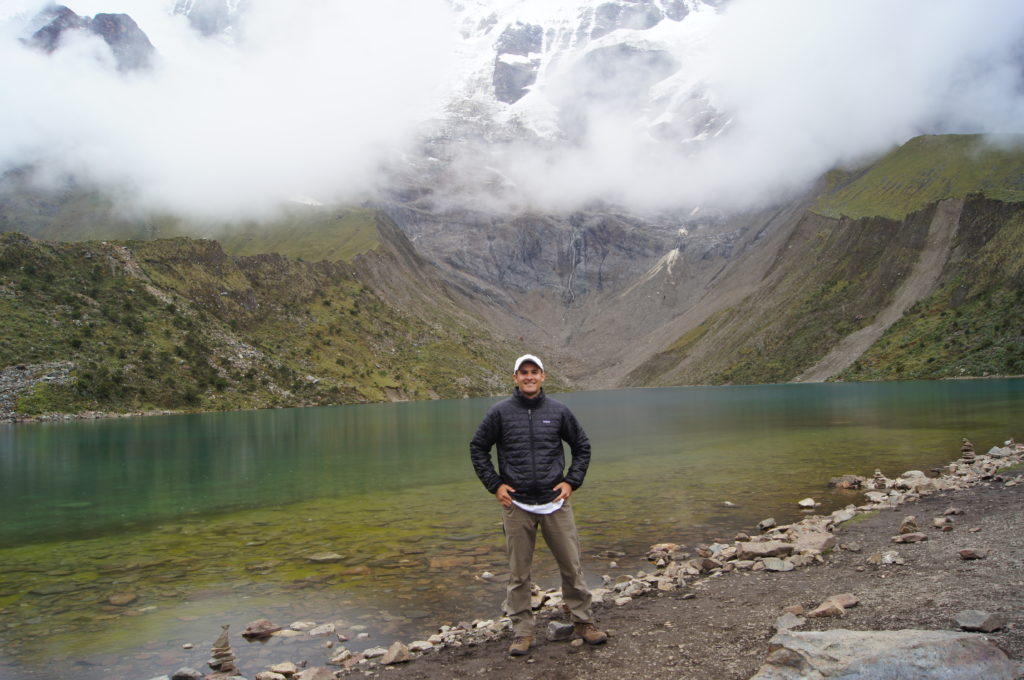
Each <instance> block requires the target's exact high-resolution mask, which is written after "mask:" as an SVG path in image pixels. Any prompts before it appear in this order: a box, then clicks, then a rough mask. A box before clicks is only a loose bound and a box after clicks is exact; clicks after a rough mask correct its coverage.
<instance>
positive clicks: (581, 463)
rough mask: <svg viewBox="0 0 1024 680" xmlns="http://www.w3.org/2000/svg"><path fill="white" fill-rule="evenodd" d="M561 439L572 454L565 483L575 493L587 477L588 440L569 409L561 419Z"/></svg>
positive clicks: (588, 461) (588, 459)
mask: <svg viewBox="0 0 1024 680" xmlns="http://www.w3.org/2000/svg"><path fill="white" fill-rule="evenodd" d="M562 439H564V440H565V441H566V442H567V443H568V444H569V449H570V451H571V452H572V463H570V464H569V472H567V473H566V475H565V481H567V482H569V486H571V487H572V488H573V491H575V490H576V489H578V488H580V487H581V486H583V478H584V477H586V476H587V468H588V467H590V439H588V438H587V433H586V432H584V431H583V427H582V426H581V425H580V423H579V421H578V420H576V416H575V415H573V413H572V411H570V410H569V409H565V417H563V418H562Z"/></svg>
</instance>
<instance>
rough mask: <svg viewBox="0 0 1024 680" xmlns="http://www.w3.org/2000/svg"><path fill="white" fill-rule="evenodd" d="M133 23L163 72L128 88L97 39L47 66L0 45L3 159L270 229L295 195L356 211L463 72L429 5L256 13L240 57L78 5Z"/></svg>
mask: <svg viewBox="0 0 1024 680" xmlns="http://www.w3.org/2000/svg"><path fill="white" fill-rule="evenodd" d="M68 5H69V6H70V7H71V8H72V9H74V10H75V11H77V12H79V13H80V14H83V15H91V14H93V13H95V12H97V11H101V10H102V11H120V10H126V11H128V13H130V14H131V15H132V16H133V17H134V18H136V20H137V21H138V23H139V24H140V26H141V27H142V28H143V30H144V31H145V32H146V33H147V34H148V36H149V38H150V40H151V42H153V44H154V45H155V46H156V48H157V51H158V55H159V56H158V59H157V62H156V66H155V68H154V70H153V71H152V72H150V73H133V74H128V75H127V76H125V75H123V74H120V73H118V72H116V71H115V70H113V69H111V68H109V64H106V65H105V64H104V59H103V58H100V59H97V58H95V55H100V56H101V57H102V56H103V55H104V54H106V61H109V50H107V48H106V46H105V44H104V43H103V42H102V41H101V40H99V39H98V38H95V37H93V38H75V39H74V40H73V41H72V43H73V44H70V45H66V46H64V47H62V48H61V49H59V50H57V51H56V52H54V54H52V55H45V54H42V53H40V52H38V51H35V50H31V49H29V48H26V47H24V46H23V45H21V44H20V43H19V42H17V41H16V40H14V39H13V37H15V36H14V35H13V34H12V30H11V29H10V27H9V26H8V30H7V34H6V35H5V36H4V38H5V39H4V40H3V41H2V43H0V63H2V64H4V66H3V68H2V70H0V91H3V92H4V93H5V96H4V100H5V105H4V107H0V129H3V130H5V131H8V134H5V135H4V138H3V140H2V141H0V159H2V162H3V164H4V165H5V166H7V167H10V166H12V165H17V164H21V163H31V162H38V161H40V160H41V161H43V162H45V163H46V165H47V167H49V168H51V169H53V170H56V171H65V172H70V173H74V174H76V175H78V176H81V177H86V178H89V179H91V180H93V181H96V182H99V183H101V184H127V185H129V186H131V187H134V188H135V190H137V191H138V192H139V195H140V197H141V199H142V201H143V202H144V204H145V205H147V206H150V207H157V208H171V209H176V210H184V211H186V212H192V213H196V214H207V215H210V216H227V215H242V214H246V213H248V214H258V213H259V212H260V211H262V210H264V209H266V208H268V207H270V206H272V205H273V204H275V203H276V202H278V201H279V200H281V199H282V198H287V197H289V196H293V195H303V196H312V197H315V198H322V199H349V200H351V199H353V198H355V197H358V196H360V195H362V194H364V193H365V192H367V191H370V190H372V189H373V187H374V184H375V182H376V181H377V179H378V176H377V171H378V168H379V165H380V164H381V163H382V162H383V161H385V160H386V159H388V158H390V157H392V156H393V155H394V154H397V153H399V152H400V151H401V150H402V149H403V148H405V146H406V144H407V142H408V140H409V139H410V137H411V136H412V135H413V134H414V132H415V130H416V128H417V126H418V125H419V124H420V122H421V121H422V120H424V119H426V118H428V117H429V116H430V115H432V114H433V113H434V111H435V110H436V107H437V104H438V94H439V91H440V88H441V87H442V86H443V84H444V82H445V81H444V79H445V74H446V73H447V71H448V68H449V65H450V52H449V49H448V47H449V45H450V43H451V39H449V38H447V34H448V33H450V32H451V31H452V30H453V28H452V25H451V22H450V17H449V16H448V13H447V10H446V7H445V6H444V5H443V4H442V3H440V2H434V1H431V0H425V1H422V2H417V3H413V4H410V3H405V2H401V0H375V1H374V2H371V3H351V2H345V3H342V2H330V1H328V0H316V1H310V2H304V3H301V4H300V3H282V2H272V1H267V0H259V1H257V2H254V3H253V7H252V11H250V12H249V13H248V14H247V15H246V18H245V22H244V27H243V28H244V30H243V31H240V32H239V33H238V37H237V40H236V41H235V44H226V43H225V42H223V41H221V40H216V39H204V38H201V37H200V36H199V35H198V34H196V33H195V32H194V31H192V30H191V29H190V28H189V27H188V25H187V23H186V21H185V19H184V18H183V17H181V16H172V15H170V14H169V13H168V12H167V11H165V10H166V9H167V8H166V7H164V6H163V4H162V3H152V2H151V3H148V4H146V3H142V2H132V3H126V2H121V3H117V2H95V1H90V2H69V3H68Z"/></svg>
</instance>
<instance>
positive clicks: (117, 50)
mask: <svg viewBox="0 0 1024 680" xmlns="http://www.w3.org/2000/svg"><path fill="white" fill-rule="evenodd" d="M36 23H37V24H38V23H42V24H43V26H42V28H40V29H39V30H37V31H36V32H35V33H33V34H32V37H31V38H29V40H28V41H27V42H28V43H29V44H30V45H32V46H34V47H36V48H38V49H41V50H43V51H44V52H46V53H47V54H52V53H53V52H55V51H56V50H58V49H59V48H60V45H61V41H62V39H63V37H64V36H65V35H66V34H67V33H68V32H69V31H88V32H90V33H93V34H95V35H98V36H99V37H101V38H103V41H104V42H106V43H107V45H109V46H110V49H111V51H112V52H113V53H114V58H115V59H116V60H117V68H118V70H120V71H133V70H137V69H142V68H148V67H149V66H150V64H151V63H152V59H153V53H154V52H155V51H156V50H155V49H154V47H153V43H151V42H150V41H149V37H148V36H147V35H146V34H145V32H143V30H142V29H141V28H139V25H138V24H137V23H135V20H134V19H132V18H131V17H130V16H128V15H127V14H97V15H96V16H95V17H93V18H89V17H82V16H79V15H78V14H76V13H75V12H74V11H73V10H71V9H70V8H68V7H65V6H64V5H51V6H49V7H47V8H45V9H43V10H42V11H41V12H40V13H39V14H38V15H37V16H36Z"/></svg>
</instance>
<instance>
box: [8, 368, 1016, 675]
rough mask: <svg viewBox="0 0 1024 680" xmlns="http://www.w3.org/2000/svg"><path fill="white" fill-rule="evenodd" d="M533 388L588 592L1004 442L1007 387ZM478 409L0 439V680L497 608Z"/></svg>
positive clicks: (144, 426)
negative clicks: (572, 487) (649, 560)
mask: <svg viewBox="0 0 1024 680" xmlns="http://www.w3.org/2000/svg"><path fill="white" fill-rule="evenodd" d="M553 396H556V398H558V399H560V400H562V401H564V402H566V403H567V404H568V405H569V406H570V407H571V408H572V409H573V410H574V411H575V412H576V414H577V416H578V417H579V419H580V421H581V422H582V423H583V425H584V427H585V428H586V430H587V433H588V434H589V436H590V439H591V441H592V444H593V447H594V454H593V458H592V461H591V467H590V472H589V473H588V476H587V480H586V483H585V484H584V486H583V487H582V488H581V489H580V491H579V492H578V493H577V494H576V495H574V496H573V504H574V506H575V508H576V516H577V520H578V522H579V526H580V535H581V541H582V543H583V549H584V553H585V555H586V559H587V562H586V569H587V572H588V576H589V577H590V578H591V581H592V582H593V583H597V582H598V581H599V580H600V575H601V574H611V575H613V576H614V575H616V574H619V573H623V572H630V573H633V572H635V571H637V570H638V569H641V568H647V569H650V568H651V567H649V566H648V565H646V563H645V562H644V561H643V553H644V551H645V550H646V548H647V547H648V546H649V545H650V544H652V543H655V542H660V541H673V542H679V543H688V544H690V545H692V544H694V543H696V542H703V541H710V540H712V539H714V538H716V537H724V538H731V536H732V535H733V534H735V533H736V532H737V531H739V530H750V529H751V528H752V527H753V526H754V524H756V523H757V522H758V521H760V520H761V519H763V518H765V517H769V516H773V517H775V518H776V519H777V520H779V521H780V522H784V521H787V520H791V519H796V518H798V517H799V516H800V512H799V508H798V507H797V505H796V501H798V500H799V499H801V498H804V497H807V496H811V497H814V498H815V499H817V500H819V501H821V502H822V503H823V506H822V508H821V511H822V512H827V511H830V510H831V509H834V508H836V507H841V506H843V505H846V504H847V503H851V502H858V501H859V498H860V496H859V495H858V494H855V493H851V492H836V491H832V490H830V489H828V487H827V482H828V480H829V478H831V477H834V476H838V475H842V474H848V473H852V474H860V475H865V476H870V475H871V474H872V473H873V472H874V470H875V468H879V469H881V470H882V472H883V473H885V474H886V475H887V476H896V475H898V474H899V473H901V472H903V471H905V470H908V469H921V470H928V469H930V468H935V467H938V466H940V465H942V464H944V463H946V462H949V461H951V460H953V459H955V458H957V457H958V455H959V448H960V438H961V437H968V438H970V439H971V440H972V441H973V442H974V443H975V446H976V448H977V449H978V451H980V452H984V451H986V450H988V448H990V447H991V446H993V445H996V444H1001V443H1002V442H1003V441H1005V440H1006V439H1009V438H1011V437H1015V436H1017V437H1019V436H1021V435H1022V432H1021V428H1022V427H1024V423H1021V422H1020V421H1021V420H1022V418H1021V414H1022V413H1024V380H1018V379H1012V380H1009V379H1008V380H964V381H943V382H907V383H859V384H845V383H837V384H803V385H761V386H733V387H688V388H665V389H646V390H613V391H604V392H583V393H572V394H565V395H553ZM495 400H496V399H471V400H459V401H433V402H410V403H400V404H379V405H360V406H344V407H330V408H310V409H291V410H271V411H254V412H238V413H216V414H200V415H182V416H159V417H145V418H133V419H115V420H102V421H74V422H66V423H41V424H19V425H0V471H2V473H0V474H2V479H3V493H2V494H0V510H2V512H3V515H2V516H3V522H2V524H0V563H2V564H3V571H2V575H0V613H2V614H3V618H2V622H3V623H2V625H0V680H35V679H36V678H53V677H68V678H70V677H74V678H80V679H82V680H91V679H93V678H95V679H97V680H99V679H100V678H104V679H106V678H124V679H125V680H147V679H148V678H153V677H155V676H159V675H163V674H169V673H172V672H173V671H174V670H176V669H178V668H180V667H182V666H192V667H193V668H196V669H199V670H204V671H205V670H206V665H205V664H206V660H207V659H208V658H209V647H210V643H211V642H212V641H213V640H214V638H216V636H217V634H218V633H219V632H220V626H221V625H222V624H231V630H232V632H233V634H234V637H233V643H232V644H233V647H234V649H235V652H236V654H237V656H238V664H239V666H240V668H241V669H242V671H243V672H244V673H245V674H247V675H249V676H250V677H251V676H252V675H255V673H256V672H257V671H259V670H263V669H264V668H265V667H266V666H267V665H269V664H272V663H277V662H280V661H284V660H289V659H292V660H296V659H298V658H307V659H309V660H310V663H311V664H315V665H320V664H323V663H325V662H326V660H327V659H328V658H329V657H328V651H327V650H324V649H322V648H320V642H322V641H318V642H316V643H308V642H301V641H287V640H281V641H273V642H272V643H270V644H265V645H260V644H253V645H249V644H247V643H245V642H243V641H242V640H241V638H240V637H239V636H238V633H240V632H241V630H242V629H243V628H244V627H245V625H246V623H248V622H249V621H251V620H253V619H256V618H260V617H266V618H269V619H271V620H272V621H274V622H275V623H277V624H278V625H284V626H287V625H288V624H289V623H291V622H292V621H296V620H313V621H317V622H318V623H322V622H336V623H338V624H339V627H340V628H342V629H347V630H348V631H350V632H351V637H352V640H351V642H349V643H346V644H347V646H348V647H349V648H351V649H353V650H356V651H358V650H359V649H362V648H365V647H370V646H388V645H389V644H390V643H391V642H393V641H394V640H396V639H401V640H404V641H406V642H408V641H411V640H414V639H424V638H425V637H427V636H428V635H429V634H430V633H432V632H433V631H434V629H435V628H436V627H437V626H438V625H441V624H443V623H452V622H456V621H460V620H471V619H474V618H491V617H497V616H498V615H499V603H500V601H501V599H502V594H503V586H502V585H501V583H489V582H487V581H484V580H482V579H480V574H481V573H482V572H484V571H492V572H494V573H496V574H499V575H500V574H503V573H504V571H505V569H504V551H503V542H502V538H501V528H500V514H499V506H498V504H497V502H496V501H495V500H494V498H493V497H492V496H490V495H489V494H487V493H486V491H485V490H484V489H483V487H482V486H481V485H480V483H479V482H478V481H477V479H476V477H475V476H474V475H473V471H472V467H471V465H470V462H469V454H468V442H469V439H470V437H471V436H472V434H473V431H474V429H475V428H476V426H477V424H478V422H479V421H480V418H481V417H482V415H483V412H484V411H485V410H486V408H487V406H488V405H489V404H491V403H493V402H494V401H495ZM726 501H729V502H731V503H732V504H734V505H735V507H728V506H726V505H725V502H726ZM607 550H616V551H622V552H625V553H626V557H623V558H621V559H619V560H618V567H617V568H612V567H611V566H610V565H609V560H608V559H606V558H601V557H599V554H600V553H602V552H604V551H607ZM539 552H540V554H541V558H540V559H539V563H538V565H537V567H536V569H535V574H536V575H537V577H538V580H539V581H540V582H541V584H542V585H545V586H547V585H555V579H554V578H552V577H553V575H554V573H555V572H554V567H553V564H552V562H551V561H550V559H549V558H547V556H546V553H545V551H544V550H543V548H542V549H541V550H540V551H539ZM317 553H337V554H338V555H340V556H341V559H340V561H336V562H331V563H328V564H317V563H314V562H311V561H310V560H309V559H307V558H308V557H310V556H311V555H315V554H317ZM126 600H127V602H126ZM359 633H363V634H364V637H363V638H362V639H357V635H358V634H359ZM186 644H191V645H194V648H193V649H183V645H186Z"/></svg>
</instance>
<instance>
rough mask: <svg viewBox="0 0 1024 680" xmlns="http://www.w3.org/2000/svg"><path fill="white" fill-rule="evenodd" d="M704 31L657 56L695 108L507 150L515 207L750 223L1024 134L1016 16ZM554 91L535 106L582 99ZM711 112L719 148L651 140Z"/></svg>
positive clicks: (821, 8) (821, 20)
mask: <svg viewBox="0 0 1024 680" xmlns="http://www.w3.org/2000/svg"><path fill="white" fill-rule="evenodd" d="M687 21H689V19H688V20H687ZM702 21H703V22H704V23H703V25H702V26H701V28H700V30H699V31H698V32H696V33H694V32H693V31H692V30H690V31H689V32H687V30H688V29H687V28H686V27H685V24H686V22H685V21H684V22H683V23H682V24H679V25H677V26H676V27H675V28H674V29H673V30H675V31H676V32H677V33H676V34H675V35H673V34H663V35H661V36H659V39H660V42H658V43H656V45H655V46H656V47H657V48H658V49H663V50H668V51H669V53H673V52H674V53H675V56H676V57H677V58H678V61H679V62H680V63H681V64H682V67H681V72H682V73H686V74H687V75H688V76H689V77H690V78H691V81H690V82H688V83H682V84H681V86H679V87H678V88H677V90H676V92H677V93H678V92H684V93H685V92H689V93H690V94H691V95H692V96H691V98H690V99H689V100H686V99H684V100H682V101H681V102H680V101H676V102H668V103H667V104H665V108H664V109H659V108H658V106H657V100H656V99H655V100H653V101H654V102H655V106H653V107H649V105H648V102H647V101H645V102H643V104H642V106H648V107H649V108H648V110H641V107H637V109H636V110H634V111H630V112H622V111H618V112H616V111H614V110H609V109H602V108H601V107H600V106H592V107H590V109H589V115H590V116H591V119H590V121H589V128H588V130H587V131H586V132H585V134H583V135H582V136H581V137H580V138H579V139H577V140H575V141H576V143H574V144H572V145H571V146H570V147H569V148H556V149H553V150H546V149H543V148H541V147H538V146H534V147H518V148H512V149H507V148H506V149H502V150H501V151H500V159H498V160H496V161H495V162H494V164H495V165H496V166H497V167H499V168H500V170H501V172H502V174H503V176H504V177H505V179H506V180H507V182H509V183H510V184H511V185H513V186H515V187H517V188H518V190H519V192H520V195H519V196H520V197H521V196H522V195H525V196H528V197H529V200H530V201H531V202H533V203H535V204H537V205H540V206H543V207H546V208H549V209H556V208H559V207H571V206H577V205H580V204H581V203H584V202H586V201H587V200H595V199H602V200H610V201H613V202H618V203H622V204H625V205H630V206H634V207H638V208H647V209H664V208H671V207H677V206H680V205H682V206H685V205H696V204H705V205H707V204H713V205H717V206H719V207H724V208H743V207H746V206H749V205H751V204H755V203H760V202H765V201H772V200H775V199H779V198H782V197H784V196H786V195H787V194H789V193H790V192H793V191H797V190H800V189H801V188H803V187H806V186H807V185H808V183H810V182H811V181H813V180H814V179H815V178H816V177H817V176H819V175H820V174H821V173H823V172H824V171H827V170H828V169H830V168H832V167H834V166H835V165H837V164H843V163H853V162H857V161H859V160H863V159H864V158H866V157H870V156H872V155H876V154H880V153H883V152H885V151H887V150H888V149H890V148H892V146H894V145H897V144H901V143H903V142H904V141H906V140H907V139H909V138H911V137H913V136H916V135H919V134H925V133H946V132H962V133H976V132H994V133H999V132H1020V131H1022V126H1024V115H1022V114H1024V96H1022V69H1024V59H1022V50H1024V4H1021V3H1019V2H1013V1H1012V0H982V1H980V2H972V3H969V4H966V3H962V2H956V1H953V0H906V1H903V2H899V3H892V2H889V1H888V0H856V1H854V0H849V1H845V2H834V1H830V2H822V1H820V0H771V1H765V0H734V1H733V2H731V3H729V4H728V5H726V6H724V8H723V10H722V11H721V13H720V14H717V15H715V16H714V18H708V17H705V18H704V19H702ZM663 23H665V24H670V22H663ZM563 68H571V66H569V67H566V66H564V63H563ZM643 75H644V74H642V73H636V74H628V73H625V74H623V73H619V74H617V78H618V79H620V80H626V81H633V82H637V81H640V80H641V79H642V77H643ZM678 78H679V76H678V75H677V76H676V79H677V80H678ZM552 80H557V78H552ZM571 81H572V79H568V81H566V80H564V79H563V81H560V82H562V83H563V84H564V83H565V82H571ZM677 85H680V84H679V83H677ZM545 87H548V88H550V87H551V86H550V85H548V84H547V83H541V84H539V86H538V88H537V90H536V91H535V92H534V93H531V95H529V96H530V97H534V98H540V97H546V98H548V99H555V100H559V99H561V100H573V99H579V98H584V99H585V96H586V93H585V92H584V91H583V90H582V89H578V90H576V91H572V90H569V91H562V92H556V93H551V92H545ZM524 102H525V100H524ZM680 104H683V105H686V106H680ZM706 105H710V106H711V109H712V110H714V111H717V112H718V119H717V120H716V121H715V122H714V125H713V129H714V130H716V131H717V132H716V133H714V134H712V135H711V136H701V134H700V132H701V128H700V127H699V126H698V127H693V128H687V127H686V126H685V125H682V126H678V125H677V128H679V129H677V130H676V133H677V134H676V137H675V138H668V139H666V138H665V137H664V136H659V135H655V134H653V131H654V130H655V129H656V125H654V122H656V120H657V118H658V116H659V115H664V114H665V113H666V112H668V113H672V106H675V107H676V111H675V118H676V119H677V121H676V122H677V123H679V122H680V119H681V117H682V116H683V114H686V113H687V111H689V112H690V113H693V112H699V111H701V110H702V107H703V106H706ZM687 106H689V109H687ZM524 108H526V107H525V106H524ZM698 122H703V121H701V120H700V118H699V117H698ZM688 135H693V136H694V137H693V138H692V139H690V140H689V141H685V142H684V139H685V138H686V137H687V136H688ZM513 200H515V199H513Z"/></svg>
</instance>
